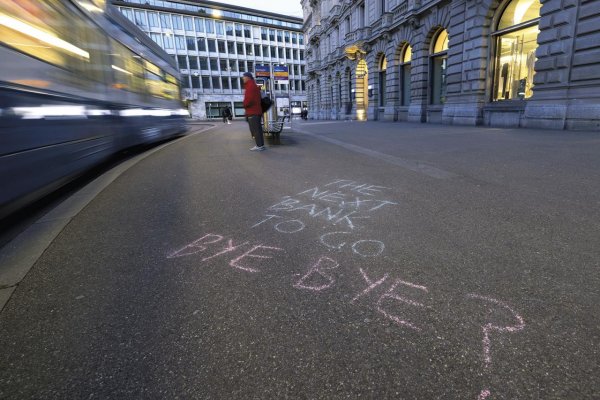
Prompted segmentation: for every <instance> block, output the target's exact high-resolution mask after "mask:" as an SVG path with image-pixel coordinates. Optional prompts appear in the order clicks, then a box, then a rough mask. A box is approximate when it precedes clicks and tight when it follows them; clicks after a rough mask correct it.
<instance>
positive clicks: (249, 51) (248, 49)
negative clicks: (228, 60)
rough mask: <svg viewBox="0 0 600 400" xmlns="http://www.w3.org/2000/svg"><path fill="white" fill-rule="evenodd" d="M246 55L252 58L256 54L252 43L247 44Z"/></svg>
mask: <svg viewBox="0 0 600 400" xmlns="http://www.w3.org/2000/svg"><path fill="white" fill-rule="evenodd" d="M245 46H246V55H247V56H251V55H253V54H254V51H253V50H252V45H251V44H250V43H246V45H245ZM238 53H239V52H238Z"/></svg>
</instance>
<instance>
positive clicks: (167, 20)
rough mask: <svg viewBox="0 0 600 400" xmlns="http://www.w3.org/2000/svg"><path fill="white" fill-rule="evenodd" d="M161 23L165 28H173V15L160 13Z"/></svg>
mask: <svg viewBox="0 0 600 400" xmlns="http://www.w3.org/2000/svg"><path fill="white" fill-rule="evenodd" d="M160 24H161V25H162V28H163V29H171V28H172V27H173V26H172V25H171V15H170V14H163V13H160Z"/></svg>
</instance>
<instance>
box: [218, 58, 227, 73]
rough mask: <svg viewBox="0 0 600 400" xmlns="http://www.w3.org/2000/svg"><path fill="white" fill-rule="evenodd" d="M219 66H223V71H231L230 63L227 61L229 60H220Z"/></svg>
mask: <svg viewBox="0 0 600 400" xmlns="http://www.w3.org/2000/svg"><path fill="white" fill-rule="evenodd" d="M219 66H220V67H221V72H228V71H229V64H228V63H227V60H223V59H221V60H219Z"/></svg>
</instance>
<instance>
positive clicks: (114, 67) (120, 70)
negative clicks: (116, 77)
mask: <svg viewBox="0 0 600 400" xmlns="http://www.w3.org/2000/svg"><path fill="white" fill-rule="evenodd" d="M110 67H111V68H112V69H114V70H116V71H119V72H122V73H124V74H127V75H133V74H132V73H131V72H129V71H125V70H124V69H123V68H119V67H117V66H116V65H111V66H110Z"/></svg>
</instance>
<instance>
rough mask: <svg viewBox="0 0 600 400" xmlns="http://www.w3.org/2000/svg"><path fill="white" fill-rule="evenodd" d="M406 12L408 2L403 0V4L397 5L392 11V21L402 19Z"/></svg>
mask: <svg viewBox="0 0 600 400" xmlns="http://www.w3.org/2000/svg"><path fill="white" fill-rule="evenodd" d="M407 11H408V1H407V0H405V1H404V2H403V3H401V4H400V5H398V7H396V8H395V9H394V10H393V13H394V21H397V20H399V19H400V18H402V17H403V16H404V14H406V12H407Z"/></svg>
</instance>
